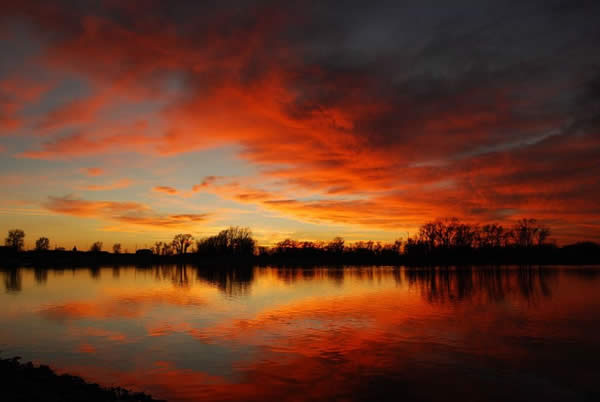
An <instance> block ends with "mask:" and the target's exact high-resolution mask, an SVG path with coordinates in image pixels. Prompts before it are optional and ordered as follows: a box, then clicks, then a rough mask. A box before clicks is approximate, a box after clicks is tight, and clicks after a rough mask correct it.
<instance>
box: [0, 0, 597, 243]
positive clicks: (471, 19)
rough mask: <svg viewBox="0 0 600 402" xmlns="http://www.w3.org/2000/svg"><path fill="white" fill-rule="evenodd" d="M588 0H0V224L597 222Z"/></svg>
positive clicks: (186, 227) (87, 236)
mask: <svg viewBox="0 0 600 402" xmlns="http://www.w3.org/2000/svg"><path fill="white" fill-rule="evenodd" d="M599 17H600V3H599V2H597V1H585V0H581V1H576V0H572V1H563V0H560V1H559V0H543V1H542V0H535V1H523V0H520V1H512V0H511V1H508V0H507V1H487V2H482V1H475V0H457V1H452V2H448V1H441V0H440V1H433V0H420V1H402V2H399V1H370V2H364V1H343V2H342V1H340V2H330V1H305V2H280V1H263V2H245V1H215V2H210V1H209V2H197V1H177V2H166V1H159V0H154V1H145V2H143V3H140V2H133V1H118V0H95V1H84V0H81V1H66V0H56V1H52V2H47V1H32V0H20V1H18V2H9V4H4V5H3V7H2V9H1V10H0V52H1V53H2V54H3V56H2V57H1V58H0V186H1V188H2V191H1V192H0V232H1V233H4V232H6V231H8V230H9V229H13V228H21V229H23V230H25V232H26V234H27V237H26V245H27V246H28V247H32V246H33V243H34V241H35V239H36V238H38V237H40V236H46V237H49V238H50V242H51V246H55V245H56V246H63V247H72V246H73V245H76V246H77V247H78V248H87V247H89V245H90V244H91V243H92V242H93V241H96V240H99V241H103V242H104V244H105V246H109V245H111V244H112V243H115V242H119V243H121V244H123V246H124V248H128V249H129V250H132V249H135V248H141V247H148V246H150V245H152V244H153V243H154V242H155V241H165V240H169V239H171V238H172V237H173V235H174V234H176V233H181V232H183V233H191V234H193V235H194V236H195V237H203V236H206V235H210V234H214V233H216V232H218V231H219V230H221V229H223V228H225V227H228V226H230V225H240V226H248V227H250V228H251V229H252V230H253V232H254V235H255V237H256V238H257V239H258V241H259V243H260V244H265V245H269V244H273V243H274V242H277V241H279V240H282V239H284V238H286V237H292V238H296V239H300V240H327V239H331V238H332V237H334V236H338V235H339V236H342V237H344V238H345V239H346V240H347V241H357V240H368V239H370V240H378V241H393V240H394V239H396V238H406V237H407V236H408V235H414V234H416V232H417V231H418V227H419V226H420V225H421V224H423V223H424V222H427V221H430V220H433V219H436V218H443V217H457V218H460V219H462V220H464V221H467V222H471V223H474V224H485V223H491V222H499V223H501V224H503V225H506V226H510V225H511V224H512V223H514V222H515V221H516V220H518V219H520V218H523V217H530V218H536V219H538V220H539V221H541V222H543V223H544V224H546V225H548V226H550V227H551V228H552V238H553V239H554V240H555V241H556V242H558V243H559V244H564V243H569V242H574V241H579V240H592V241H600V202H599V199H600V52H599V51H598V48H599V45H600V24H598V19H599Z"/></svg>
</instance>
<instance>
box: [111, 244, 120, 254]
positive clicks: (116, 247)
mask: <svg viewBox="0 0 600 402" xmlns="http://www.w3.org/2000/svg"><path fill="white" fill-rule="evenodd" d="M112 249H113V253H115V254H121V243H115V244H113V247H112Z"/></svg>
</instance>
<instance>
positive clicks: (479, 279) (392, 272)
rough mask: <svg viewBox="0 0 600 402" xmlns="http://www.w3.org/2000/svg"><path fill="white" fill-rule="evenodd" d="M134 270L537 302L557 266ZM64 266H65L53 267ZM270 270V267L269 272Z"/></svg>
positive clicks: (15, 283)
mask: <svg viewBox="0 0 600 402" xmlns="http://www.w3.org/2000/svg"><path fill="white" fill-rule="evenodd" d="M121 269H122V268H119V267H113V268H112V276H113V277H115V276H116V277H118V276H120V271H121ZM126 269H134V270H136V272H144V273H150V274H151V275H152V276H153V277H154V278H155V279H156V280H157V281H169V282H171V283H172V284H173V285H174V286H176V287H180V288H189V287H192V286H193V285H194V283H195V282H205V283H208V284H210V285H212V286H215V287H216V288H217V289H219V290H220V291H221V292H223V293H224V294H226V295H228V296H241V295H244V294H247V293H248V292H249V291H250V289H251V285H252V283H253V282H254V280H255V279H256V278H257V276H261V275H266V274H268V272H270V273H271V274H273V275H275V277H276V278H277V279H278V280H281V281H282V282H285V283H287V284H289V285H293V284H294V283H296V282H306V281H324V280H325V281H330V282H333V283H334V284H335V285H337V286H341V285H342V284H343V283H344V281H346V280H355V281H360V282H365V281H366V282H374V283H376V282H383V281H386V280H390V279H391V280H393V281H394V282H395V283H396V284H402V283H405V282H406V283H407V284H408V286H409V287H410V288H414V289H418V291H419V292H420V293H421V295H422V296H423V297H424V298H425V299H426V300H427V301H429V302H431V303H446V302H461V301H480V302H500V301H502V300H505V299H506V298H512V297H515V296H516V297H521V298H523V299H525V300H527V301H530V302H539V301H541V300H543V299H544V298H550V297H551V296H552V289H553V287H554V286H555V285H556V281H557V278H558V273H559V270H557V269H548V268H541V267H512V268H507V267H482V268H447V267H438V268H404V269H402V268H381V267H354V268H348V267H346V268H341V267H338V268H336V267H327V266H325V267H317V268H264V267H263V268H253V267H252V266H248V265H246V266H232V267H227V268H223V267H219V268H214V269H211V268H206V267H196V266H191V265H183V264H182V265H159V266H151V267H131V268H126ZM22 270H23V269H9V270H4V271H3V272H2V274H3V277H4V286H5V289H6V291H8V292H18V291H20V290H21V288H22V281H23V280H22ZM48 271H49V269H45V268H36V269H34V270H33V273H34V279H35V281H36V282H38V283H44V282H46V281H47V278H48ZM56 271H57V272H62V271H63V270H56ZM267 271H268V272H267ZM88 272H89V274H90V277H92V278H94V279H98V278H100V275H101V270H100V269H99V268H90V269H89V271H88ZM562 272H563V274H564V275H571V276H573V275H576V276H582V275H584V273H585V278H590V279H595V278H596V277H597V276H595V275H591V272H594V273H598V272H599V271H597V270H593V269H592V270H590V269H585V270H578V269H565V270H562Z"/></svg>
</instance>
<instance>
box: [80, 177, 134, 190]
mask: <svg viewBox="0 0 600 402" xmlns="http://www.w3.org/2000/svg"><path fill="white" fill-rule="evenodd" d="M131 183H132V181H131V180H130V179H119V180H117V181H114V182H112V183H108V184H89V185H87V186H83V187H81V188H82V189H83V190H88V191H106V190H118V189H122V188H127V187H129V186H131Z"/></svg>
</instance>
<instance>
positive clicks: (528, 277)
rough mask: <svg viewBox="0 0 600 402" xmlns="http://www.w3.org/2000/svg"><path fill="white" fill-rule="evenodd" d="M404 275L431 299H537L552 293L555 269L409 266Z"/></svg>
mask: <svg viewBox="0 0 600 402" xmlns="http://www.w3.org/2000/svg"><path fill="white" fill-rule="evenodd" d="M405 277H406V280H407V281H408V284H409V286H410V287H414V288H417V289H418V290H419V291H420V293H421V294H422V295H423V297H424V298H425V299H426V300H427V301H429V302H431V303H447V302H461V301H473V300H475V299H477V300H479V301H480V302H486V301H487V302H500V301H503V300H505V299H506V298H507V297H514V296H517V297H521V298H523V299H525V300H527V301H529V302H538V301H541V300H542V299H544V298H550V297H552V287H553V286H555V285H556V280H557V278H558V271H557V270H555V269H544V268H540V267H519V268H506V267H486V268H479V269H469V268H456V269H453V268H437V269H436V268H431V269H429V268H428V269H408V270H406V271H405Z"/></svg>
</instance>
